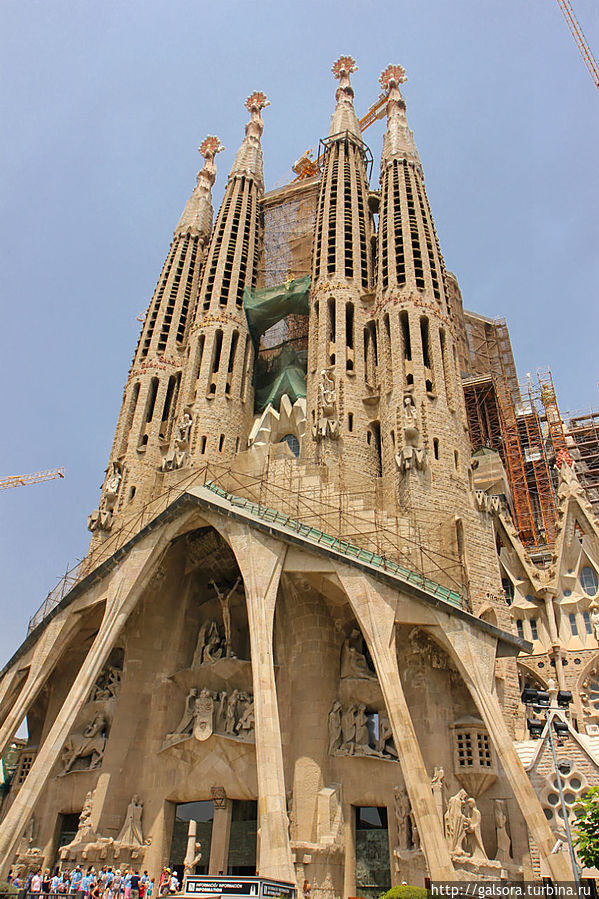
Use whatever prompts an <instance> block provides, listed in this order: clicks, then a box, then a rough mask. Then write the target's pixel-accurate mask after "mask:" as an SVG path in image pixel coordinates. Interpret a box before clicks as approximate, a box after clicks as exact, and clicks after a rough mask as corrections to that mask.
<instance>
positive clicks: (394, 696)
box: [336, 565, 456, 880]
mask: <svg viewBox="0 0 599 899" xmlns="http://www.w3.org/2000/svg"><path fill="white" fill-rule="evenodd" d="M336 569H337V576H338V578H339V580H340V582H341V585H342V586H343V589H344V590H345V592H346V593H347V596H348V599H349V602H350V604H351V607H352V609H353V611H354V614H355V616H356V619H357V620H358V624H359V625H360V627H361V629H362V634H363V635H364V639H365V640H366V643H367V644H368V649H369V651H370V654H371V656H372V661H373V662H374V667H375V668H376V673H377V676H378V679H379V684H380V687H381V690H382V693H383V697H384V700H385V706H386V708H387V714H388V715H389V722H390V724H391V728H392V730H393V739H394V740H395V746H396V749H397V753H398V756H399V763H400V765H401V770H402V774H403V777H404V781H405V784H406V789H407V791H408V796H409V798H410V802H411V804H412V810H413V812H414V816H415V818H416V824H417V825H418V832H419V834H420V841H421V845H422V849H423V851H424V855H425V857H426V861H427V865H428V869H429V872H430V876H431V878H432V879H433V880H455V878H456V872H455V870H454V867H453V864H452V862H451V857H450V855H449V850H448V848H447V843H446V841H445V837H444V835H443V829H442V826H441V822H440V821H439V814H438V811H437V806H436V803H435V800H434V797H433V794H432V791H431V784H430V777H429V775H428V773H427V771H426V767H425V765H424V759H423V758H422V753H421V752H420V745H419V743H418V738H417V736H416V731H415V730H414V725H413V723H412V719H411V717H410V711H409V709H408V704H407V702H406V697H405V694H404V691H403V687H402V685H401V680H400V677H399V667H398V665H397V651H396V646H395V603H394V602H393V598H394V593H393V591H391V590H389V589H386V588H384V587H382V586H381V585H379V584H376V583H375V582H374V581H372V580H371V579H370V578H368V577H367V576H366V575H363V574H361V573H358V572H356V573H354V572H353V571H351V570H350V569H348V568H346V567H345V566H344V565H336Z"/></svg>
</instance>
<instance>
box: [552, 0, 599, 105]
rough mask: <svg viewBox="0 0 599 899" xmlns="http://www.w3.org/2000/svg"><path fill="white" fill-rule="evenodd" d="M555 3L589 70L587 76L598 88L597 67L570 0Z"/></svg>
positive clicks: (598, 73) (598, 70) (598, 69)
mask: <svg viewBox="0 0 599 899" xmlns="http://www.w3.org/2000/svg"><path fill="white" fill-rule="evenodd" d="M557 2H558V4H559V8H560V9H561V11H562V13H563V14H564V19H565V20H566V22H567V24H568V28H569V29H570V31H571V33H572V37H573V38H574V40H575V41H576V46H577V47H578V49H579V50H580V55H581V56H582V58H583V59H584V64H585V66H586V67H587V69H588V70H589V74H590V76H591V78H592V79H593V82H594V84H595V87H596V88H599V66H598V65H597V61H596V59H595V57H594V56H593V54H592V53H591V48H590V47H589V45H588V43H587V39H586V37H585V36H584V33H583V31H582V28H581V27H580V24H579V22H578V19H577V18H576V16H575V14H574V10H573V9H572V6H571V4H570V0H557Z"/></svg>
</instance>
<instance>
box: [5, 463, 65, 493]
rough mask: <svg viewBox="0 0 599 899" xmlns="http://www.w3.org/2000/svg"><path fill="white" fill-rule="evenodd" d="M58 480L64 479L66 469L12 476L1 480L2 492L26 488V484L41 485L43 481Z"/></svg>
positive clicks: (52, 469)
mask: <svg viewBox="0 0 599 899" xmlns="http://www.w3.org/2000/svg"><path fill="white" fill-rule="evenodd" d="M56 478H64V468H50V469H48V470H47V471H36V472H34V473H33V474H11V475H9V476H8V477H7V478H0V490H7V489H8V488H9V487H24V486H25V485H26V484H39V483H41V481H54V480H55V479H56Z"/></svg>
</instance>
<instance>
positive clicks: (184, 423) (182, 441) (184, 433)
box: [175, 412, 193, 449]
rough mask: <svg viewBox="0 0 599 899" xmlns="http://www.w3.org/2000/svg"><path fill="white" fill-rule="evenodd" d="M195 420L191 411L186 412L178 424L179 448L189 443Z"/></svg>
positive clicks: (177, 441)
mask: <svg viewBox="0 0 599 899" xmlns="http://www.w3.org/2000/svg"><path fill="white" fill-rule="evenodd" d="M192 423H193V421H192V418H191V415H190V414H189V412H184V413H183V417H182V418H181V421H180V422H179V424H178V425H177V439H176V441H175V442H176V445H177V449H184V448H185V447H186V446H187V445H188V443H189V432H190V431H191V425H192Z"/></svg>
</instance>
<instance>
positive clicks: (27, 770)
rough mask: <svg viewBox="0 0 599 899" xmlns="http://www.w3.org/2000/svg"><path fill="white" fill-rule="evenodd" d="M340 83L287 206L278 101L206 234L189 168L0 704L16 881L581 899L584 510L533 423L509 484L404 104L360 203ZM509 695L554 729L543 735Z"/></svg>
mask: <svg viewBox="0 0 599 899" xmlns="http://www.w3.org/2000/svg"><path fill="white" fill-rule="evenodd" d="M354 69H355V63H354V61H353V59H352V58H351V57H341V58H340V59H339V60H338V61H337V62H336V63H335V65H334V66H333V74H334V76H335V78H336V79H337V80H338V87H337V92H336V107H335V110H334V113H333V116H332V120H331V125H330V128H329V133H328V136H327V137H326V138H324V139H323V140H322V142H321V149H320V152H319V154H318V159H317V160H310V158H309V157H308V156H305V157H303V158H302V159H301V160H300V161H299V162H298V164H297V165H296V171H297V173H298V177H297V178H296V179H295V180H294V181H293V182H291V183H290V184H289V185H287V186H286V187H283V188H279V189H277V190H273V191H271V192H269V193H265V192H264V177H263V160H262V150H261V135H262V131H263V128H264V123H263V119H262V110H263V109H264V108H265V107H266V106H267V105H268V101H267V99H266V96H265V95H264V94H263V93H260V92H256V93H254V94H252V95H251V96H250V97H249V98H248V100H247V103H246V107H247V109H248V112H249V116H250V118H249V122H248V123H247V125H246V128H245V137H244V138H243V140H242V142H241V146H240V148H239V150H238V152H237V155H236V157H235V161H234V163H233V166H232V169H231V171H230V174H229V176H228V179H227V184H226V188H225V192H224V197H223V200H222V203H221V206H220V209H219V211H218V214H217V216H216V220H214V215H213V209H212V202H211V190H212V186H213V184H214V181H215V178H216V165H215V160H216V156H217V154H218V152H219V151H220V150H221V149H222V147H221V146H220V143H219V141H218V139H217V138H215V137H208V138H207V139H206V140H205V141H204V143H203V144H202V146H201V148H200V150H201V153H202V155H203V156H204V159H205V164H204V167H203V168H202V170H201V171H200V173H199V175H198V177H197V185H196V186H195V188H194V190H193V193H192V195H191V197H190V199H189V200H188V202H187V205H186V206H185V209H184V212H183V215H182V216H181V219H180V221H179V223H178V225H177V227H176V229H175V232H174V237H173V240H172V243H171V245H170V249H169V251H168V255H167V257H166V261H165V263H164V267H163V269H162V272H161V274H160V277H159V280H158V284H157V286H156V290H155V292H154V295H153V297H152V299H151V302H150V305H149V307H148V311H147V314H146V317H145V321H144V324H143V327H142V331H141V335H140V339H139V343H138V345H137V348H136V350H135V355H134V358H133V363H132V366H131V370H130V373H129V376H128V378H127V381H126V384H125V389H124V395H123V401H122V406H121V411H120V415H119V418H118V424H117V427H116V433H115V437H114V442H113V445H112V450H111V452H110V458H109V460H108V467H107V472H106V478H105V481H104V484H103V487H102V491H101V496H100V500H99V503H98V508H97V509H96V510H94V511H92V512H91V514H90V516H89V528H90V531H91V533H92V537H91V545H90V551H89V555H88V556H87V558H86V559H84V560H83V562H82V563H81V565H80V566H79V568H78V569H77V571H76V572H75V573H74V574H73V575H72V578H71V582H70V584H69V589H62V590H61V591H60V595H57V594H52V595H51V596H50V597H49V598H48V600H47V601H46V603H44V605H43V606H42V608H41V609H40V611H39V612H38V613H37V615H36V616H34V618H33V619H32V622H31V625H30V630H29V634H28V636H27V638H26V640H25V641H24V643H23V644H22V646H21V647H20V648H19V649H18V650H17V651H16V653H15V654H14V656H13V657H12V658H11V659H10V661H9V662H8V663H7V664H6V665H5V666H4V668H3V670H2V672H1V673H0V753H1V752H4V751H5V749H6V747H8V746H9V745H10V744H11V742H13V741H14V737H15V733H16V731H17V729H18V728H19V726H20V725H21V723H22V722H23V720H24V719H25V718H26V720H27V727H28V739H27V740H26V741H25V742H24V743H23V744H22V745H20V746H19V748H18V763H17V766H16V770H15V772H14V775H13V777H12V781H11V783H10V786H9V788H8V791H7V792H6V795H5V796H4V799H3V801H2V805H1V807H0V814H1V816H2V820H1V823H0V867H1V869H2V870H1V871H0V874H6V872H7V870H8V868H9V867H10V866H12V865H17V866H20V867H21V869H25V868H29V869H31V868H33V867H35V866H38V867H50V866H52V865H54V864H57V863H58V864H60V863H62V864H64V865H67V866H70V867H72V866H73V865H75V864H82V865H89V864H95V865H96V866H97V865H104V864H107V865H112V866H113V867H120V868H122V867H128V866H133V867H137V868H144V869H147V870H149V871H150V872H151V873H156V872H159V871H160V869H161V867H162V866H163V865H166V864H170V866H171V867H172V866H175V867H176V868H177V869H178V870H179V873H182V871H183V866H184V865H185V867H186V870H187V871H195V872H196V873H210V874H218V873H219V872H224V873H225V874H226V873H227V872H228V873H230V874H236V875H240V874H244V873H254V872H255V871H256V870H259V872H260V874H263V875H265V876H269V877H273V878H278V879H279V880H284V881H290V882H293V883H299V884H300V885H301V883H302V882H303V880H304V879H308V880H309V881H310V882H311V884H312V890H313V895H314V896H317V897H322V899H325V897H326V899H332V897H337V896H365V897H370V896H379V895H380V893H381V892H382V891H383V890H384V889H386V888H388V887H390V886H391V885H393V884H397V883H401V882H408V883H413V884H417V885H422V884H423V883H424V882H425V879H426V878H431V879H433V880H456V879H457V880H465V879H473V878H489V879H495V880H498V879H504V880H507V879H512V880H513V879H516V880H519V879H536V878H540V877H542V876H544V877H551V878H553V879H555V880H559V881H566V880H572V877H573V874H572V869H571V863H570V859H569V856H568V853H567V847H566V845H565V844H566V841H565V836H564V825H565V821H564V813H563V806H562V805H561V804H560V800H559V796H558V790H557V782H556V771H555V767H554V763H553V759H552V753H551V747H550V741H549V739H548V738H549V733H550V731H549V728H551V727H554V725H558V726H557V727H555V731H552V732H551V733H554V732H555V740H556V742H557V754H558V758H559V765H560V772H561V775H560V776H561V779H562V783H563V787H564V796H565V802H566V805H567V809H568V816H570V815H571V814H572V809H573V807H574V805H575V803H576V801H577V799H578V798H579V797H580V796H582V795H583V794H584V793H585V791H586V790H587V789H588V787H589V786H590V785H593V784H597V783H599V677H598V675H597V671H598V670H599V655H598V652H597V647H598V637H599V606H597V604H596V602H595V599H594V597H595V596H596V595H597V591H598V579H597V577H598V576H597V572H599V525H598V522H597V518H596V517H595V515H594V512H593V507H592V500H593V497H592V496H589V493H588V491H587V490H586V489H585V487H584V484H582V483H581V480H580V479H579V469H578V468H577V462H576V448H575V447H574V446H573V445H572V442H571V441H570V442H568V439H567V434H566V435H564V433H563V429H562V437H563V438H564V441H565V442H564V445H563V446H562V447H561V449H560V444H559V439H558V438H559V433H558V431H559V429H558V428H557V427H556V424H557V423H556V419H555V417H552V415H551V414H548V415H547V416H546V417H545V419H544V420H543V421H542V422H541V427H540V430H539V435H538V441H537V444H535V445H534V446H533V444H532V443H531V439H530V433H531V432H530V429H529V430H528V431H527V433H528V435H529V443H528V444H527V445H526V447H525V448H524V450H523V451H522V452H521V453H520V454H519V452H518V447H520V449H522V445H523V441H524V440H525V436H526V434H525V429H524V426H523V425H522V422H525V423H526V422H528V418H527V416H529V417H530V416H531V415H532V410H531V408H530V407H527V405H526V401H525V400H524V399H523V398H522V396H521V395H519V394H518V385H517V383H515V381H514V377H513V373H514V371H515V369H514V366H513V358H512V356H511V349H510V347H509V337H507V336H506V332H505V328H504V326H503V325H502V324H501V323H498V322H496V321H495V320H492V319H487V318H485V317H483V316H479V315H476V314H475V313H470V312H467V311H466V310H464V309H463V306H462V298H461V294H460V290H459V287H458V284H457V280H456V278H455V277H454V275H452V274H451V273H450V272H449V271H447V269H446V267H445V263H444V259H443V255H442V253H441V249H440V245H439V241H438V238H437V233H436V229H435V224H434V220H433V216H432V213H431V209H430V206H429V201H428V198H427V194H426V190H425V185H424V176H423V170H422V165H421V162H420V159H419V156H418V151H417V148H416V144H415V142H414V138H413V135H412V132H411V131H410V129H409V127H408V124H407V120H406V104H405V102H404V99H403V97H402V95H401V93H400V85H401V84H402V83H403V81H404V80H405V73H404V71H403V69H402V68H401V67H400V66H388V67H387V68H386V69H385V71H384V72H383V74H382V76H381V79H380V83H381V86H382V90H383V95H384V102H383V101H381V102H382V109H383V112H384V111H386V117H387V122H386V130H385V134H384V139H383V146H382V155H381V165H380V185H379V187H378V188H376V189H375V188H373V187H371V184H370V176H371V172H370V169H371V163H372V157H371V154H370V151H369V149H368V147H367V145H366V144H365V143H364V141H363V139H362V127H361V123H360V121H359V120H358V118H357V116H356V113H355V110H354V92H353V89H352V86H351V83H350V75H351V72H352V71H354ZM483 388H484V390H486V397H487V399H484V398H483V397H482V392H481V391H483ZM473 408H474V412H472V409H473ZM502 410H503V411H502ZM510 410H511V412H510ZM514 410H515V411H514ZM494 415H496V417H497V422H498V423H499V424H498V428H499V430H498V432H497V433H499V434H500V439H499V441H498V442H496V443H495V444H494V442H493V439H492V437H493V433H494V432H493V416H494ZM518 422H520V424H519V425H518ZM514 423H515V424H514ZM535 446H536V449H535ZM552 450H556V451H555V452H553V455H551V452H552ZM548 458H549V462H550V464H547V459H548ZM539 460H541V461H539ZM541 462H544V464H545V468H544V469H543V471H546V472H547V477H546V479H545V481H544V482H542V478H541V477H540V475H539V472H540V471H541V469H540V468H539V466H540V465H541ZM519 466H520V467H519ZM533 476H534V477H536V481H535V482H534V483H536V484H537V487H538V485H539V484H541V486H542V489H541V488H538V489H536V490H535V489H533V487H534V485H533V487H531V484H533V480H534V477H533ZM523 497H524V499H523ZM524 500H526V501H524ZM525 686H528V687H534V688H536V689H541V690H544V691H546V692H548V693H549V696H550V700H551V704H552V706H555V705H556V701H557V698H558V696H563V695H564V694H567V692H568V691H570V692H571V693H572V701H571V703H570V704H569V707H567V708H566V707H564V708H563V709H561V710H559V711H557V710H554V711H551V712H549V713H543V712H541V713H538V714H537V717H536V719H534V720H533V721H532V726H529V727H527V712H526V709H525V707H524V706H523V705H522V703H521V700H520V694H521V691H522V689H523V687H525ZM529 718H530V714H529ZM547 719H548V720H549V723H547ZM539 722H540V724H539ZM528 724H529V725H530V724H531V722H530V721H529V722H528ZM535 724H536V725H538V726H537V731H538V733H536V734H535V733H534V729H535ZM529 730H530V731H531V732H532V733H533V735H536V736H540V739H537V740H533V739H531V738H530V735H529ZM190 833H191V834H192V837H193V840H196V839H197V843H196V844H195V849H197V852H192V856H191V857H190V856H189V854H188V853H187V854H186V852H187V848H188V836H189V834H190ZM560 840H561V841H562V843H563V844H564V847H565V848H560V847H561V845H562V844H561V843H560V842H559V841H560ZM197 844H200V845H197ZM591 873H592V872H591Z"/></svg>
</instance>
